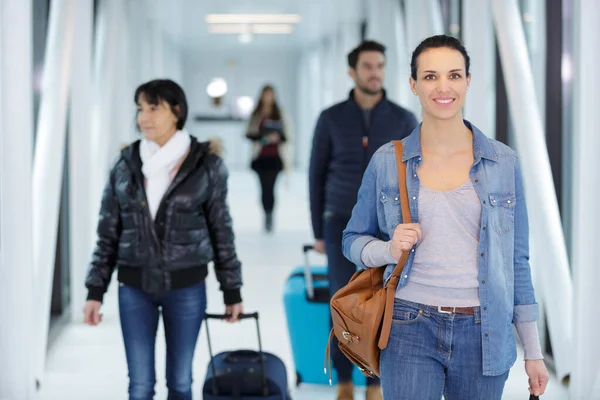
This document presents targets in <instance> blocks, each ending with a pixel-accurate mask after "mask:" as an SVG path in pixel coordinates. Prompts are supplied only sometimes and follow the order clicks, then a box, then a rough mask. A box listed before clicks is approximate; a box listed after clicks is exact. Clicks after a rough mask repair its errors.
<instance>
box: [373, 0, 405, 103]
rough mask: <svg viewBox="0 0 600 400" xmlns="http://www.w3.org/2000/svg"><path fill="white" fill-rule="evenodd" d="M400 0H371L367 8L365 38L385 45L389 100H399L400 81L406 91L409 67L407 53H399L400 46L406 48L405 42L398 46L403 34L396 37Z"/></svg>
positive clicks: (386, 80) (386, 81)
mask: <svg viewBox="0 0 600 400" xmlns="http://www.w3.org/2000/svg"><path fill="white" fill-rule="evenodd" d="M399 8H400V2H398V1H393V0H381V1H377V2H373V4H371V5H370V6H369V7H368V8H367V10H368V13H369V14H368V19H367V39H371V40H376V41H378V42H380V43H382V44H383V45H384V46H386V76H385V87H386V88H387V94H388V97H389V98H390V100H392V101H395V102H399V101H400V93H401V92H402V91H401V90H400V88H401V83H400V82H403V83H404V87H403V89H404V90H403V91H404V92H407V91H408V88H407V86H408V83H407V82H408V77H409V72H410V68H408V67H407V65H408V63H409V62H410V60H408V61H407V55H406V53H405V54H400V53H399V50H400V47H401V48H402V49H405V48H406V44H404V45H403V46H399V41H400V40H404V36H402V37H398V36H397V33H398V31H397V30H396V29H395V28H396V18H397V17H398V16H399V13H398V12H397V9H399Z"/></svg>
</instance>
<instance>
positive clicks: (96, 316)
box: [83, 300, 102, 326]
mask: <svg viewBox="0 0 600 400" xmlns="http://www.w3.org/2000/svg"><path fill="white" fill-rule="evenodd" d="M100 307H102V302H100V301H97V300H88V301H86V303H85V307H84V308H83V322H85V323H86V324H88V325H89V326H96V325H98V324H99V323H100V322H102V314H100Z"/></svg>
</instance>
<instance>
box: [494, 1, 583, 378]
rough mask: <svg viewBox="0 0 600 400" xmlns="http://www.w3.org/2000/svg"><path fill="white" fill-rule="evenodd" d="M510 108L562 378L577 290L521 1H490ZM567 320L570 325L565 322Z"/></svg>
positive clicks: (567, 363) (534, 250)
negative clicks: (573, 281)
mask: <svg viewBox="0 0 600 400" xmlns="http://www.w3.org/2000/svg"><path fill="white" fill-rule="evenodd" d="M492 11H493V12H492V14H493V18H494V25H495V30H496V36H497V39H498V44H499V48H500V56H501V61H502V68H503V71H504V78H505V79H504V80H505V82H506V86H507V92H508V102H509V109H510V113H511V117H512V121H513V126H514V129H515V140H516V147H517V150H518V152H519V155H520V161H521V166H522V171H523V180H524V182H525V192H526V193H525V194H526V198H527V204H528V205H529V222H530V232H531V235H530V237H531V242H532V246H531V250H532V254H531V258H532V263H533V264H534V265H535V266H537V267H539V268H543V269H544V271H543V273H540V274H536V276H538V277H539V278H540V279H539V280H540V283H541V290H542V291H543V292H544V299H545V300H546V305H547V307H546V308H547V311H548V313H547V314H546V315H547V322H548V327H549V331H550V341H551V343H552V352H553V356H554V360H555V365H556V369H557V375H558V377H559V379H563V378H564V377H566V376H567V375H569V374H570V372H571V367H572V357H571V356H572V345H573V331H572V325H571V323H570V321H571V320H570V317H571V315H572V313H573V285H572V281H571V274H570V271H569V260H568V258H567V249H566V245H565V239H564V236H563V230H562V223H561V219H560V212H559V208H558V202H557V200H556V192H555V190H554V180H553V178H552V171H551V169H550V160H549V158H548V151H547V148H546V140H545V134H544V128H543V124H542V118H541V114H540V109H539V106H538V102H537V97H536V94H535V86H534V79H533V73H532V69H531V63H530V62H529V55H528V53H527V47H526V42H525V35H524V32H523V24H522V22H521V18H520V15H521V14H520V12H519V5H518V4H517V0H492ZM565 319H566V322H565Z"/></svg>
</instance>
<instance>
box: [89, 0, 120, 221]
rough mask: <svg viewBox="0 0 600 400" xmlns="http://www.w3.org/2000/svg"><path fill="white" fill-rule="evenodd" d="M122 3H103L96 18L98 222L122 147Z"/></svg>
mask: <svg viewBox="0 0 600 400" xmlns="http://www.w3.org/2000/svg"><path fill="white" fill-rule="evenodd" d="M121 3H122V2H118V1H109V0H100V1H99V3H98V10H97V15H96V33H95V38H94V39H95V45H94V47H95V48H94V51H95V54H94V61H95V65H94V71H93V74H92V76H93V81H94V107H93V112H92V129H91V132H92V135H91V136H92V138H91V139H92V140H91V142H92V148H93V149H94V154H93V165H92V174H91V177H92V179H91V197H90V201H91V206H90V207H91V208H90V212H91V214H92V215H91V217H92V220H93V221H94V223H95V221H97V218H98V210H99V208H100V200H101V197H102V189H103V187H104V184H105V183H106V180H107V179H108V172H109V170H110V167H111V160H112V159H113V158H114V154H112V149H113V148H114V147H115V146H116V147H118V146H119V143H118V142H117V143H114V142H116V141H117V140H118V139H117V137H118V136H117V134H116V133H115V132H114V131H115V129H114V128H115V106H114V105H115V99H114V93H115V92H116V81H117V79H116V77H117V73H118V71H117V67H118V60H117V56H118V45H119V43H118V41H119V40H123V38H122V37H120V33H121V27H120V26H119V24H118V21H120V19H119V16H118V12H119V8H120V7H119V4H121Z"/></svg>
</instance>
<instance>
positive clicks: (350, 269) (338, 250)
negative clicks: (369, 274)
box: [323, 215, 379, 385]
mask: <svg viewBox="0 0 600 400" xmlns="http://www.w3.org/2000/svg"><path fill="white" fill-rule="evenodd" d="M349 220H350V217H342V216H335V215H330V216H327V217H326V218H325V223H324V226H323V228H324V229H323V230H324V232H323V233H324V240H325V251H326V253H327V264H328V268H327V275H328V279H329V291H330V293H331V295H332V296H333V294H334V293H335V292H337V291H338V290H340V289H341V288H342V287H344V286H346V284H348V281H349V280H350V278H352V275H354V273H355V272H356V265H354V264H353V263H352V262H351V261H349V260H348V259H347V258H346V257H344V254H342V232H343V231H344V229H346V225H347V224H348V221H349ZM330 324H331V320H330ZM331 361H332V362H333V367H334V368H335V371H336V372H337V377H338V382H351V381H352V371H353V369H354V364H352V362H350V360H348V359H347V358H346V356H345V355H344V353H342V351H341V350H340V349H339V347H338V342H337V339H336V338H335V336H334V337H333V340H332V342H331ZM366 379H367V385H379V379H378V378H375V379H373V378H366Z"/></svg>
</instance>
